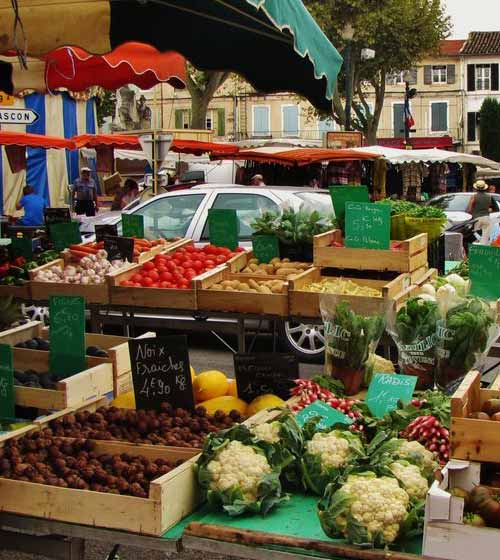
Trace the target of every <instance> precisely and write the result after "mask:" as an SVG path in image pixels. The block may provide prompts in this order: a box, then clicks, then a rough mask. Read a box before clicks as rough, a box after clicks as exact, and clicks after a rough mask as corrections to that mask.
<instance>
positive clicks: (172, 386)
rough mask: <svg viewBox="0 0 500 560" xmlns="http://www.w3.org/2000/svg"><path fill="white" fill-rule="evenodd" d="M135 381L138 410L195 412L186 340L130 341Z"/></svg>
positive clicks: (150, 339)
mask: <svg viewBox="0 0 500 560" xmlns="http://www.w3.org/2000/svg"><path fill="white" fill-rule="evenodd" d="M128 344H129V351H130V361H131V364H132V381H133V384H134V394H135V404H136V408H137V409H143V410H160V407H161V403H163V402H168V403H170V404H171V405H172V406H173V407H175V408H185V409H187V410H193V409H194V397H193V385H192V383H191V372H190V369H189V354H188V346H187V337H186V336H184V335H183V336H168V337H161V338H160V337H158V338H144V339H134V340H129V343H128Z"/></svg>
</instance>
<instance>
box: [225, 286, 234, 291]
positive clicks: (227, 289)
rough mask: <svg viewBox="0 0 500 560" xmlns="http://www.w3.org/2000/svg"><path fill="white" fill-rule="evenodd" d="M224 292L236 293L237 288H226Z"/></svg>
mask: <svg viewBox="0 0 500 560" xmlns="http://www.w3.org/2000/svg"><path fill="white" fill-rule="evenodd" d="M224 291H226V292H236V288H233V287H232V286H226V287H225V288H224Z"/></svg>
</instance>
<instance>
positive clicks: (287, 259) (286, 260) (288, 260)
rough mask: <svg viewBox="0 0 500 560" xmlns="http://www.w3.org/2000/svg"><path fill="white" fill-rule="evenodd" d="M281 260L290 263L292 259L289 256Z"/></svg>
mask: <svg viewBox="0 0 500 560" xmlns="http://www.w3.org/2000/svg"><path fill="white" fill-rule="evenodd" d="M281 262H283V263H289V262H290V259H289V258H288V257H287V258H286V259H282V260H281Z"/></svg>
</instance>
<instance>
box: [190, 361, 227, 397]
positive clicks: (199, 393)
mask: <svg viewBox="0 0 500 560" xmlns="http://www.w3.org/2000/svg"><path fill="white" fill-rule="evenodd" d="M227 388H228V381H227V377H226V376H225V375H224V374H223V373H222V371H217V370H216V369H212V370H209V371H202V372H201V373H200V374H199V375H197V376H196V378H195V380H194V382H193V389H194V398H195V400H196V402H202V401H207V400H209V399H215V398H216V397H222V396H223V395H225V394H226V392H227Z"/></svg>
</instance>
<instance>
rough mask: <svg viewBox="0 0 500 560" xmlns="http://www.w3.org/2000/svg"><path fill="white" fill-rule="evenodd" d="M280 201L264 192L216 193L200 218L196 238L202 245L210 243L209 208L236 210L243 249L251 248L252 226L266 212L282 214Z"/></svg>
mask: <svg viewBox="0 0 500 560" xmlns="http://www.w3.org/2000/svg"><path fill="white" fill-rule="evenodd" d="M279 204H280V200H279V198H278V197H277V196H275V195H274V194H273V193H272V192H270V191H267V190H262V191H258V192H256V191H255V190H248V191H242V190H240V189H239V190H231V191H224V192H220V191H219V192H214V193H212V196H211V198H210V199H209V201H208V204H207V205H206V207H207V211H206V212H204V213H203V214H202V215H201V216H200V220H199V222H198V223H197V225H196V228H195V232H194V237H193V239H195V240H196V241H199V242H200V243H201V244H206V243H208V242H209V231H208V208H218V209H228V210H233V209H234V210H236V215H237V217H238V232H239V234H238V237H239V242H240V245H241V246H242V247H250V246H251V241H252V233H253V230H252V228H251V226H250V224H251V223H252V222H253V220H255V218H258V217H260V216H262V214H263V213H264V212H275V213H279V212H280V205H279Z"/></svg>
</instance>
